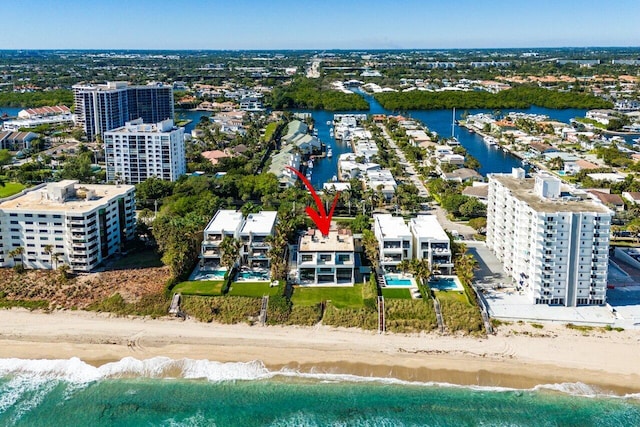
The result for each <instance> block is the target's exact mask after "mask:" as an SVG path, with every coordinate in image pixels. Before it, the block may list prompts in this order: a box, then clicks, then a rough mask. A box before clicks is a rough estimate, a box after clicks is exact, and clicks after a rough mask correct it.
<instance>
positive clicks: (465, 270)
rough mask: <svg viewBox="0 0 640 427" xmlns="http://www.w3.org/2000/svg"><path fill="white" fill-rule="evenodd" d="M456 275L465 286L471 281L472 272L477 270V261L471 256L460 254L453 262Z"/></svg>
mask: <svg viewBox="0 0 640 427" xmlns="http://www.w3.org/2000/svg"><path fill="white" fill-rule="evenodd" d="M455 265H456V274H457V276H458V278H460V280H461V281H463V282H464V283H466V284H467V285H469V284H471V282H472V281H473V276H474V274H473V271H474V270H476V269H477V268H478V261H477V260H476V259H475V258H474V256H473V255H471V254H462V255H460V256H458V257H457V258H456V260H455Z"/></svg>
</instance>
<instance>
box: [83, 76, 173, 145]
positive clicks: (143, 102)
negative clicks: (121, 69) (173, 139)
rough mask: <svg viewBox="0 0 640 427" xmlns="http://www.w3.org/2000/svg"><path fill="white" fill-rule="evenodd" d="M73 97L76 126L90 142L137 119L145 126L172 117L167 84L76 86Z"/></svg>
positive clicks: (125, 83)
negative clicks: (79, 127)
mask: <svg viewBox="0 0 640 427" xmlns="http://www.w3.org/2000/svg"><path fill="white" fill-rule="evenodd" d="M73 97H74V103H75V110H74V113H75V116H76V125H78V126H81V127H82V128H83V130H84V131H85V133H86V134H87V138H89V140H94V139H95V137H96V135H100V136H102V135H104V133H105V132H106V131H108V130H111V129H115V128H117V127H120V126H123V125H124V124H125V123H126V122H128V121H131V120H136V119H138V118H141V119H142V120H144V121H145V123H158V122H161V121H163V120H166V119H172V120H173V118H174V109H173V87H172V86H168V85H163V84H158V83H152V84H148V85H144V86H129V84H128V83H127V82H108V83H107V84H104V85H95V84H77V85H74V86H73Z"/></svg>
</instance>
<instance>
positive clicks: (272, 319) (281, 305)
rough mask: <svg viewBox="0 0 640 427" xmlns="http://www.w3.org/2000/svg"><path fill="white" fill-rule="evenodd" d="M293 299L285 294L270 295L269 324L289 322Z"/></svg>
mask: <svg viewBox="0 0 640 427" xmlns="http://www.w3.org/2000/svg"><path fill="white" fill-rule="evenodd" d="M291 305H292V304H291V301H290V300H289V298H287V297H285V296H283V295H273V296H271V297H269V305H268V307H267V323H268V324H269V325H280V324H284V323H287V321H288V320H289V316H290V315H291Z"/></svg>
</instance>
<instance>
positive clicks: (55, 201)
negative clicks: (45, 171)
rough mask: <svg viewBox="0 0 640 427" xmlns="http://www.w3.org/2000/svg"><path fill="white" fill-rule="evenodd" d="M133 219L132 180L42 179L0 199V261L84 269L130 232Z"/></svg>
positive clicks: (118, 245) (7, 264) (130, 235)
mask: <svg viewBox="0 0 640 427" xmlns="http://www.w3.org/2000/svg"><path fill="white" fill-rule="evenodd" d="M135 224H136V216H135V187H134V186H132V185H93V184H78V181H73V180H67V181H60V182H54V183H50V184H43V185H40V186H37V187H34V188H32V189H30V190H28V191H27V192H26V193H24V194H18V195H15V196H11V197H7V198H5V199H4V200H2V201H1V202H0V267H12V266H14V265H16V263H22V264H23V265H24V266H25V267H26V268H41V269H49V268H56V267H57V266H58V265H61V264H63V263H64V264H66V265H68V266H70V267H71V269H72V270H75V271H90V270H91V269H93V268H94V267H96V266H97V265H98V264H100V263H101V262H102V260H104V259H105V258H107V257H108V256H110V255H112V254H114V253H116V252H119V251H120V249H121V246H122V244H123V243H124V242H126V241H127V240H130V239H132V238H133V237H134V232H135ZM17 248H22V249H21V253H17V252H16V251H15V250H16V249H17Z"/></svg>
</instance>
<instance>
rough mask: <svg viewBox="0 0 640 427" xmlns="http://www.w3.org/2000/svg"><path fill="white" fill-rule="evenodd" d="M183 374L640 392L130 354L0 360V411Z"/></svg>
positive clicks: (186, 376)
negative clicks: (70, 390)
mask: <svg viewBox="0 0 640 427" xmlns="http://www.w3.org/2000/svg"><path fill="white" fill-rule="evenodd" d="M127 377H131V378H134V377H135V378H158V379H160V378H167V379H169V378H184V379H204V380H207V381H212V382H221V381H252V380H265V379H271V378H275V377H285V378H302V379H309V380H315V381H322V382H330V383H340V382H349V383H356V382H363V383H380V384H394V385H409V386H418V387H420V386H423V387H447V388H465V389H472V390H477V391H492V392H509V391H554V392H560V393H563V394H569V395H574V396H583V397H622V398H629V399H636V400H640V393H635V394H628V395H625V396H614V395H608V394H606V393H603V392H601V391H600V390H599V389H597V388H596V387H594V386H590V385H588V384H584V383H581V382H575V383H559V384H541V385H538V386H535V387H533V388H532V389H527V390H522V389H514V388H508V387H492V386H479V385H458V384H451V383H445V382H418V381H406V380H401V379H398V378H388V377H387V378H384V377H365V376H358V375H351V374H336V373H327V372H318V371H313V370H312V371H311V372H300V371H297V370H294V369H289V368H283V369H280V370H278V371H272V370H269V369H267V368H266V367H265V365H264V363H262V362H261V361H259V360H256V361H251V362H227V363H223V362H216V361H210V360H195V359H171V358H168V357H153V358H150V359H143V360H140V359H136V358H133V357H125V358H123V359H121V360H119V361H117V362H110V363H106V364H104V365H101V366H98V367H95V366H92V365H89V364H88V363H85V362H83V361H82V360H80V359H79V358H77V357H73V358H71V359H53V360H49V359H17V358H11V359H0V378H4V379H6V380H8V382H5V384H4V385H3V387H2V388H1V389H0V412H2V409H3V408H6V407H8V406H12V405H13V404H14V403H15V401H16V399H18V398H19V395H21V394H22V393H21V392H20V391H24V390H25V388H34V389H37V388H38V387H40V386H42V384H43V383H44V382H46V381H51V380H59V381H64V382H66V383H68V384H72V385H76V386H84V385H87V384H89V383H91V382H95V381H100V380H104V379H110V378H111V379H113V378H127Z"/></svg>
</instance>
